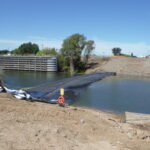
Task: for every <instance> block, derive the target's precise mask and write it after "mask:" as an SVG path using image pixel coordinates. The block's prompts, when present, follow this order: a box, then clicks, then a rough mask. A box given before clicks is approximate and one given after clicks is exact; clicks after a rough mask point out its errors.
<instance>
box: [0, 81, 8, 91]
mask: <svg viewBox="0 0 150 150" xmlns="http://www.w3.org/2000/svg"><path fill="white" fill-rule="evenodd" d="M0 88H1V89H2V91H1V92H4V93H6V92H7V91H6V89H5V88H4V86H3V82H2V80H0Z"/></svg>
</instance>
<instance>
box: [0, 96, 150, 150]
mask: <svg viewBox="0 0 150 150" xmlns="http://www.w3.org/2000/svg"><path fill="white" fill-rule="evenodd" d="M0 114H1V115H0V129H1V130H0V135H1V137H2V138H1V140H0V149H8V150H9V149H11V150H12V149H14V150H15V149H37V150H41V149H45V150H49V149H53V150H59V149H60V150H62V149H67V150H68V149H73V150H91V149H94V150H100V149H102V150H110V149H111V150H120V149H122V150H137V149H138V150H149V147H150V142H149V135H150V128H149V125H144V124H143V125H142V126H138V125H131V124H128V123H121V122H120V120H121V118H120V116H118V115H114V114H109V113H105V112H102V111H98V110H92V109H86V108H81V107H72V106H68V107H59V106H57V105H48V104H45V103H37V102H35V103H31V102H27V101H20V100H16V99H14V98H13V97H11V96H10V95H8V94H0ZM16 139H17V140H16ZM22 143H23V144H22Z"/></svg>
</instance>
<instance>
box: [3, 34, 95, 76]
mask: <svg viewBox="0 0 150 150" xmlns="http://www.w3.org/2000/svg"><path fill="white" fill-rule="evenodd" d="M94 48H95V47H94V41H93V40H87V38H86V37H85V36H84V35H82V34H78V33H76V34H73V35H71V36H69V37H67V38H66V39H64V41H63V44H62V48H60V49H59V50H58V49H55V48H44V49H42V50H40V49H39V46H38V45H37V44H35V43H31V42H28V43H23V44H21V45H20V46H19V47H18V48H16V49H14V50H12V51H11V54H13V55H22V56H23V55H36V56H56V57H58V65H59V70H60V71H70V73H71V74H74V73H76V72H84V71H85V69H86V66H87V63H88V59H89V57H90V55H91V53H92V51H93V50H94ZM0 52H1V54H8V53H9V51H0Z"/></svg>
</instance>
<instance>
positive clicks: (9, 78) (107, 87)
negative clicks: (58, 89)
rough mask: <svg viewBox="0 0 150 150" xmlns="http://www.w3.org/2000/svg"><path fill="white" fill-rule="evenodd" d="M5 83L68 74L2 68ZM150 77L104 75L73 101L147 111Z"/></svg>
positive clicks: (19, 84) (31, 83)
mask: <svg viewBox="0 0 150 150" xmlns="http://www.w3.org/2000/svg"><path fill="white" fill-rule="evenodd" d="M0 75H1V76H3V79H4V81H5V85H6V86H7V87H9V88H13V89H20V88H23V89H26V88H29V87H35V86H37V85H40V84H44V83H48V82H50V81H57V80H60V79H63V78H66V77H69V76H70V75H69V74H64V73H45V72H38V73H35V72H24V71H23V72H22V71H21V72H20V71H19V72H16V71H3V72H1V73H0ZM149 89H150V78H144V77H143V78H141V77H131V76H123V77H122V76H116V77H109V78H105V79H103V80H101V81H98V82H96V83H93V84H91V85H90V86H88V87H86V88H82V89H80V92H79V93H80V95H79V96H78V97H75V98H74V102H73V104H72V105H75V106H82V107H89V108H94V109H99V110H105V111H110V112H115V113H123V112H125V111H129V112H138V113H148V114H150V109H149V106H150V101H149V97H150V93H149Z"/></svg>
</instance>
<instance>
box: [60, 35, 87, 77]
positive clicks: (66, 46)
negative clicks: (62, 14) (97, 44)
mask: <svg viewBox="0 0 150 150" xmlns="http://www.w3.org/2000/svg"><path fill="white" fill-rule="evenodd" d="M85 40H86V38H85V36H84V35H81V34H78V33H77V34H73V35H71V36H70V37H68V38H66V39H65V40H64V41H63V44H62V49H61V53H62V55H64V56H65V57H66V58H69V63H70V73H71V75H73V74H74V72H75V66H74V65H75V64H74V63H75V61H76V60H77V59H79V58H80V56H81V54H82V51H83V49H84V47H85V44H86V42H85Z"/></svg>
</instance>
